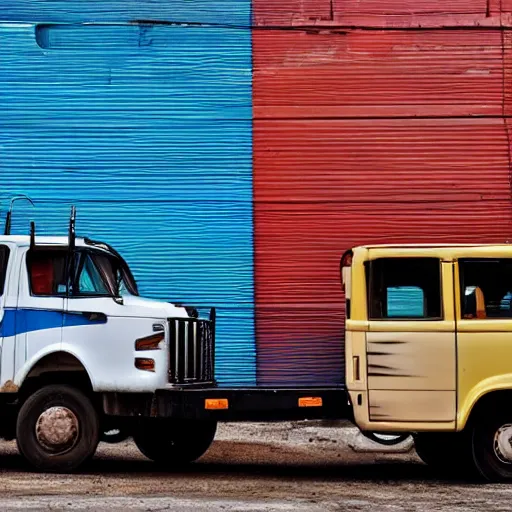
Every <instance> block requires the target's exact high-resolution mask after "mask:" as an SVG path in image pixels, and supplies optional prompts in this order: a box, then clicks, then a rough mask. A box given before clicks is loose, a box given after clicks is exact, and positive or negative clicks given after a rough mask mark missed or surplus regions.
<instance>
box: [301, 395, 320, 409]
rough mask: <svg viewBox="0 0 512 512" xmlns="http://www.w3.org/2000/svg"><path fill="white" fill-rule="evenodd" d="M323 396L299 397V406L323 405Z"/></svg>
mask: <svg viewBox="0 0 512 512" xmlns="http://www.w3.org/2000/svg"><path fill="white" fill-rule="evenodd" d="M322 405H323V402H322V397H321V396H305V397H302V398H299V407H322Z"/></svg>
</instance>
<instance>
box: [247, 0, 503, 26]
mask: <svg viewBox="0 0 512 512" xmlns="http://www.w3.org/2000/svg"><path fill="white" fill-rule="evenodd" d="M502 4H503V5H502ZM510 10H511V9H510V0H504V1H503V2H502V3H501V0H454V1H451V2H446V1H444V0H318V1H315V2H313V1H309V0H306V1H304V0H283V1H280V2H278V3H277V2H275V1H273V0H254V1H253V23H254V24H255V25H256V26H290V25H292V26H306V25H307V26H314V27H329V26H330V27H339V26H344V27H381V28H412V27H414V28H426V27H430V28H435V27H479V26H489V27H492V26H499V25H500V24H501V23H505V22H506V18H504V17H502V16H501V13H502V12H507V11H510Z"/></svg>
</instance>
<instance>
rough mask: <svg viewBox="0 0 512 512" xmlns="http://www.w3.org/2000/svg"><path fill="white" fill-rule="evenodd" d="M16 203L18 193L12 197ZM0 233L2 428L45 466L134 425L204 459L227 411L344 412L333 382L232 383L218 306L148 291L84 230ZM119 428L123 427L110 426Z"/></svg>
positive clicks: (139, 435) (156, 450) (170, 460)
mask: <svg viewBox="0 0 512 512" xmlns="http://www.w3.org/2000/svg"><path fill="white" fill-rule="evenodd" d="M11 208H12V203H11ZM10 224H11V210H9V213H8V216H7V221H6V228H5V234H4V236H0V342H1V353H0V415H1V420H0V437H2V438H4V439H14V438H15V439H16V441H17V444H18V447H19V451H20V452H21V454H22V455H23V456H24V457H25V458H26V459H27V460H28V461H29V462H30V463H31V464H32V465H33V466H34V467H35V468H37V469H39V470H43V471H56V472H66V471H71V470H74V469H76V468H78V467H79V466H80V465H81V464H83V463H84V462H85V461H87V459H89V458H91V457H92V456H93V454H94V453H95V450H96V447H97V445H98V442H99V441H100V440H101V439H103V440H107V441H108V440H109V439H112V440H114V441H115V440H119V439H122V438H124V437H127V436H133V438H134V441H135V443H136V444H137V446H138V448H139V449H140V450H141V452H142V453H144V454H145V455H146V456H147V457H149V458H150V459H153V460H154V461H156V462H159V463H162V464H166V465H170V464H173V465H176V464H183V463H186V462H190V461H193V460H195V459H197V458H199V457H200V456H201V455H202V454H203V453H204V452H205V451H206V450H207V449H208V447H209V446H210V444H211V442H212V441H213V439H214V436H215V430H216V425H217V421H219V420H220V421H250V420H256V421H275V420H301V419H340V418H347V417H350V413H351V408H350V405H349V401H348V396H347V393H346V390H345V387H344V386H343V385H340V386H339V387H333V388H322V389H318V388H314V389H313V388H311V389H308V388H297V389H268V388H250V389H240V388H232V389H227V388H222V387H217V386H216V383H215V378H214V357H215V309H214V308H212V309H211V312H210V317H209V318H208V319H200V318H198V315H197V310H195V309H194V308H190V307H184V306H179V305H176V304H171V303H165V302H159V301H156V300H149V299H143V298H141V297H139V295H138V291H137V285H136V282H135V280H134V278H133V276H132V273H131V271H130V269H129V267H128V265H127V264H126V262H125V261H124V260H123V258H122V257H121V256H120V255H119V254H118V253H117V252H116V251H115V250H114V249H112V248H111V247H110V246H109V245H107V244H105V243H101V242H96V241H93V240H90V239H87V238H76V236H75V209H74V208H72V212H71V217H70V223H69V233H68V236H61V237H39V236H38V237H36V234H35V226H34V223H31V230H30V235H27V236H12V235H11V234H10ZM112 432H117V435H116V436H111V435H109V433H112Z"/></svg>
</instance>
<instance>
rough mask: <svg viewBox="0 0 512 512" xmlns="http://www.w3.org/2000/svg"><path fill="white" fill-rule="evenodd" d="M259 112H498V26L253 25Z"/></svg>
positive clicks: (295, 114)
mask: <svg viewBox="0 0 512 512" xmlns="http://www.w3.org/2000/svg"><path fill="white" fill-rule="evenodd" d="M253 47H254V115H255V117H257V118H264V117H275V118H302V117H329V118H332V117H336V116H340V117H389V116H393V117H396V116H431V117H433V116H442V117H448V116H466V115H501V113H502V107H503V55H502V54H503V48H502V38H501V34H500V32H499V31H498V30H496V31H493V32H489V31H484V30H465V31H462V30H458V31H447V30H425V31H405V30H403V31H385V30H377V31H375V30H347V31H343V32H342V33H325V34H324V33H313V34H311V33H308V32H306V31H302V30H300V31H299V30H295V31H282V30H264V31H256V32H255V33H254V35H253Z"/></svg>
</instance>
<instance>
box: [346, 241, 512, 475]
mask: <svg viewBox="0 0 512 512" xmlns="http://www.w3.org/2000/svg"><path fill="white" fill-rule="evenodd" d="M341 267H342V275H343V283H344V289H345V297H346V312H347V313H346V385H347V389H348V391H349V395H350V399H351V403H352V406H353V411H354V418H355V422H356V424H357V425H358V426H359V427H360V428H361V429H362V430H363V431H367V430H370V431H375V432H392V433H398V432H411V433H413V435H414V437H415V442H416V448H417V451H418V454H419V455H420V457H421V458H423V460H424V461H425V462H427V463H429V464H431V465H434V466H437V467H438V468H441V467H443V468H445V469H446V468H455V469H458V470H461V471H462V470H464V471H468V470H470V469H471V470H474V471H475V472H478V473H479V474H481V475H483V476H484V477H486V478H488V479H490V480H510V479H511V478H512V449H511V446H512V412H511V408H510V405H511V404H512V307H511V304H512V301H511V298H512V246H509V245H386V246H383V245H380V246H364V247H357V248H355V249H353V250H351V251H348V252H347V253H346V254H345V256H344V258H343V260H342V264H341Z"/></svg>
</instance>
